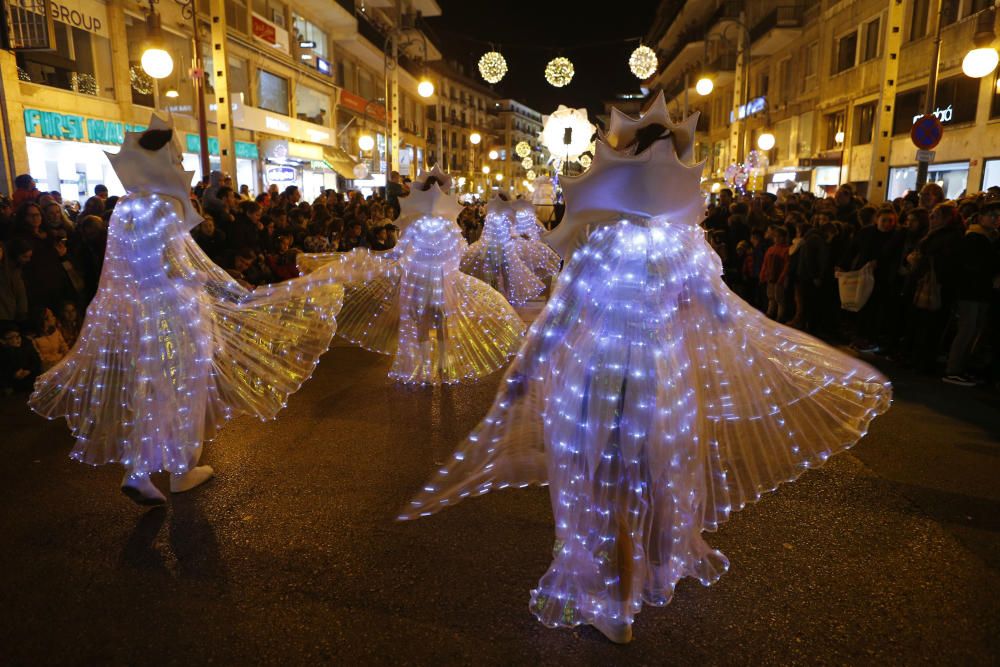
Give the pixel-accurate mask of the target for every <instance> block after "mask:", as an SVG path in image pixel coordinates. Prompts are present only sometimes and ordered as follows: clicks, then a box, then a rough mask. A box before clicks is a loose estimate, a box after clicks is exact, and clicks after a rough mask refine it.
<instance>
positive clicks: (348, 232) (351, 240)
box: [337, 220, 364, 252]
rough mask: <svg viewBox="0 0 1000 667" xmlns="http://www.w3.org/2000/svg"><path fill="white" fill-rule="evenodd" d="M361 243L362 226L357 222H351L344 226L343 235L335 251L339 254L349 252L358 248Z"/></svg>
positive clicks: (362, 237)
mask: <svg viewBox="0 0 1000 667" xmlns="http://www.w3.org/2000/svg"><path fill="white" fill-rule="evenodd" d="M363 242H364V225H362V224H361V223H360V222H359V221H357V220H352V221H350V222H348V223H347V225H346V226H345V229H344V235H343V236H342V237H341V239H340V247H339V248H337V250H339V251H340V252H349V251H351V250H354V249H355V248H358V247H360V246H361V245H362V244H363Z"/></svg>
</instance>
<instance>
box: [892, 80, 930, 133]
mask: <svg viewBox="0 0 1000 667" xmlns="http://www.w3.org/2000/svg"><path fill="white" fill-rule="evenodd" d="M923 112H924V89H923V88H916V89H914V90H908V91H906V92H905V93H899V94H898V95H896V108H895V109H894V110H893V113H892V133H893V134H909V133H910V128H911V127H913V117H914V116H919V115H921V114H923Z"/></svg>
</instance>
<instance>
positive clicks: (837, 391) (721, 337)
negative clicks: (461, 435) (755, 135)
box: [400, 220, 891, 626]
mask: <svg viewBox="0 0 1000 667" xmlns="http://www.w3.org/2000/svg"><path fill="white" fill-rule="evenodd" d="M721 274H722V266H721V263H720V262H719V259H718V256H717V255H716V254H715V253H714V252H713V251H712V250H711V248H710V247H709V246H708V244H707V243H706V242H705V240H704V237H703V233H702V232H701V231H700V230H699V229H697V228H694V227H689V226H680V225H670V224H667V223H664V222H660V221H655V220H654V221H649V222H648V223H645V224H643V223H635V222H633V223H629V222H619V223H617V224H615V225H612V226H608V227H601V228H598V229H597V230H596V231H595V232H593V233H592V235H591V237H590V239H589V241H588V242H587V244H586V245H585V246H584V247H583V248H581V249H579V250H577V251H576V253H575V254H574V255H573V257H572V259H571V260H570V261H569V262H568V266H567V267H566V268H565V269H564V270H563V273H562V275H561V276H560V278H559V280H558V281H557V285H556V288H555V290H554V293H553V295H552V298H551V299H550V300H549V302H548V304H547V305H546V308H545V309H544V311H543V312H542V314H541V315H540V316H539V318H538V319H537V320H536V321H535V323H534V324H533V325H532V327H531V329H530V330H529V333H528V335H527V337H526V339H525V343H524V345H523V347H522V348H521V350H520V351H519V352H518V355H517V358H516V359H515V361H514V362H513V363H512V364H511V366H510V368H509V369H508V371H507V373H506V375H505V378H504V381H503V382H502V384H501V391H500V393H499V394H498V396H497V398H496V400H495V402H494V404H493V407H492V409H491V410H490V412H489V413H488V415H487V416H486V418H485V419H484V420H483V421H482V422H481V423H480V424H479V426H477V427H476V429H475V430H474V431H473V432H472V434H471V435H470V436H469V437H468V439H467V440H466V441H465V442H464V443H462V444H461V445H460V446H459V448H458V450H457V451H456V452H455V454H454V456H453V457H452V458H451V459H450V461H449V462H448V463H447V464H446V466H445V467H444V468H443V469H441V470H440V471H439V472H438V474H437V475H436V476H435V477H434V478H433V479H432V480H431V481H430V482H429V483H428V484H427V486H425V487H424V489H423V491H422V492H421V493H420V494H418V495H417V497H416V498H415V499H414V500H413V501H411V503H410V505H409V506H408V507H407V508H405V510H404V512H403V513H402V515H401V517H400V518H402V519H411V518H417V517H420V516H425V515H428V514H432V513H434V512H437V511H439V510H440V509H442V508H444V507H446V506H449V505H452V504H454V503H456V502H458V501H459V500H461V499H462V498H465V497H467V496H469V495H480V494H484V493H487V492H489V491H491V490H494V489H498V488H505V487H507V486H526V485H529V484H544V483H546V482H547V483H549V485H550V498H551V502H552V508H553V515H554V519H555V524H556V526H555V533H556V539H555V549H554V560H553V562H552V565H551V566H550V568H549V570H548V572H547V573H546V574H545V576H543V577H542V579H541V581H540V582H539V585H538V588H537V589H536V590H534V591H532V594H531V603H530V606H531V610H532V611H533V613H534V614H535V615H536V616H537V617H538V618H539V619H540V620H541V621H542V622H543V623H544V624H546V625H549V626H573V625H577V624H579V623H592V622H593V621H594V619H601V620H604V621H607V620H609V619H611V620H615V621H618V622H625V623H631V621H632V618H633V615H634V614H635V613H637V612H638V611H639V609H640V608H641V606H642V603H643V602H645V603H648V604H653V605H664V604H667V603H668V602H669V601H670V598H671V595H672V593H673V590H674V586H675V584H676V583H677V581H678V580H679V579H680V578H682V577H694V578H696V579H698V580H699V581H700V582H701V583H702V584H705V585H708V584H710V583H712V582H713V581H715V580H716V579H717V578H718V577H719V576H720V575H721V574H722V573H723V572H724V571H725V570H726V569H727V567H728V561H727V560H726V558H725V556H724V555H723V554H722V553H720V552H719V551H716V550H714V549H712V548H711V547H710V546H709V545H708V544H707V543H706V542H705V540H704V539H703V537H702V532H703V531H706V530H707V531H711V530H715V529H716V528H717V527H718V526H719V524H721V523H722V522H724V521H725V520H726V519H727V518H728V517H729V515H730V513H731V512H732V511H734V510H738V509H740V508H742V507H743V506H744V505H745V504H746V503H749V502H753V501H755V500H757V499H759V498H760V497H761V495H762V494H764V493H766V492H768V491H771V490H773V489H775V487H776V486H777V485H778V484H780V483H781V482H788V481H792V480H794V479H795V478H797V477H798V476H799V475H800V474H802V472H803V471H805V470H806V469H808V468H810V467H815V466H818V465H821V464H822V463H823V462H824V461H825V460H826V459H827V458H828V457H829V456H830V455H831V454H835V453H837V452H840V451H842V450H844V449H846V448H847V447H850V446H851V445H852V444H854V443H855V442H857V441H858V440H859V439H860V438H861V437H863V436H864V434H865V433H866V431H867V428H868V425H869V423H870V421H871V420H872V419H873V418H874V417H875V416H876V415H878V414H881V413H882V412H884V411H885V410H887V409H888V407H889V404H890V400H891V386H890V384H889V382H888V381H887V380H886V378H884V377H883V376H881V375H880V374H879V373H878V372H876V371H875V370H874V369H872V368H870V367H869V366H867V365H865V364H864V363H862V362H860V361H858V360H857V359H855V358H853V357H850V356H848V355H845V354H843V353H841V352H839V351H837V350H835V349H833V348H830V347H828V346H826V345H825V344H823V343H821V342H820V341H818V340H816V339H814V338H812V337H810V336H808V335H806V334H804V333H802V332H800V331H797V330H794V329H791V328H788V327H784V326H781V325H779V324H776V323H774V322H772V321H770V320H768V319H767V318H766V317H765V316H764V315H762V314H761V313H759V312H758V311H756V310H755V309H753V308H751V307H749V306H748V305H747V304H746V303H745V302H743V301H742V300H741V299H739V298H738V297H737V296H736V295H734V294H733V293H732V292H730V291H729V290H728V289H727V288H726V286H725V285H724V284H723V282H722V280H721V278H720V276H721Z"/></svg>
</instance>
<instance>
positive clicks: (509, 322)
mask: <svg viewBox="0 0 1000 667" xmlns="http://www.w3.org/2000/svg"><path fill="white" fill-rule="evenodd" d="M439 184H440V185H439ZM450 184H451V178H450V177H449V176H448V175H447V174H445V173H444V172H442V171H441V170H440V169H438V168H437V167H435V169H434V170H433V171H431V172H430V173H428V174H422V175H421V177H420V178H418V180H417V181H415V182H414V183H413V186H412V187H411V189H410V194H409V195H408V196H407V197H401V198H400V200H399V203H400V208H401V213H400V217H399V220H397V224H398V225H399V226H400V228H401V230H402V232H401V236H400V239H399V243H398V244H397V245H396V247H394V248H393V249H392V250H388V251H384V252H371V251H369V250H368V249H367V248H358V249H355V250H352V251H351V252H349V253H319V254H303V255H299V259H298V262H299V268H300V269H301V270H302V271H303V272H309V271H315V270H326V271H331V272H332V274H333V275H336V276H337V279H338V280H341V281H343V282H344V283H347V287H346V293H345V297H344V307H343V309H342V310H341V312H340V314H339V315H338V325H339V329H338V334H339V335H340V336H341V337H342V338H345V339H347V340H349V341H351V342H352V343H354V344H356V345H359V346H361V347H363V348H365V349H368V350H372V351H374V352H378V353H380V354H388V355H393V356H394V359H393V364H392V368H391V369H390V371H389V376H390V377H392V378H394V379H396V380H398V381H400V382H406V383H428V384H442V383H452V382H458V381H461V380H475V379H478V378H480V377H483V376H485V375H488V374H490V373H492V372H494V371H496V370H498V369H499V368H500V367H502V366H503V365H504V364H505V363H506V362H507V360H508V359H509V358H510V357H511V355H513V354H514V353H515V352H516V351H517V347H518V345H520V342H521V335H522V334H523V333H524V323H523V322H522V321H521V319H520V317H519V316H518V314H517V313H516V312H515V311H514V309H513V308H511V306H510V304H508V303H507V302H506V301H505V300H504V298H503V296H502V295H500V294H499V293H497V292H496V291H495V290H493V289H491V288H490V287H489V286H488V285H486V284H485V283H483V282H482V281H480V280H477V279H475V278H473V277H472V276H468V275H465V274H463V273H461V272H460V271H459V260H460V258H461V256H462V252H463V250H465V248H466V243H465V240H464V239H463V238H462V232H461V230H460V229H459V227H458V225H457V224H456V223H455V222H454V220H455V218H457V217H458V214H459V213H460V212H461V210H462V207H461V205H459V203H458V202H457V201H456V200H455V198H454V197H453V196H450V195H447V194H445V192H444V191H443V190H442V189H441V185H444V187H445V188H449V187H450Z"/></svg>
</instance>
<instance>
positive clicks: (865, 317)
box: [703, 183, 1000, 386]
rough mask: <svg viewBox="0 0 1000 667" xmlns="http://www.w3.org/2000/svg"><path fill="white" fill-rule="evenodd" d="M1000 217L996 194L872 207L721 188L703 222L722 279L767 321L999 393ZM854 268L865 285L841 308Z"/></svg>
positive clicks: (933, 196)
mask: <svg viewBox="0 0 1000 667" xmlns="http://www.w3.org/2000/svg"><path fill="white" fill-rule="evenodd" d="M998 215H1000V188H991V189H990V190H989V191H987V192H984V193H979V194H969V195H964V196H962V197H961V198H960V199H959V200H957V201H951V200H947V199H946V198H945V196H944V192H943V190H942V189H941V187H940V186H939V185H938V184H936V183H928V184H927V185H925V186H924V187H923V188H922V189H921V190H920V192H919V193H917V192H911V193H908V194H907V195H906V196H905V197H901V198H898V199H895V200H893V201H891V202H882V203H871V202H867V201H865V200H864V198H862V197H860V196H858V195H857V194H855V192H854V191H853V190H852V188H851V187H850V186H847V185H845V186H842V187H840V188H839V189H838V190H837V191H836V193H835V195H834V196H833V197H827V198H817V197H814V196H812V195H810V194H802V193H794V192H786V191H782V192H779V194H776V195H775V194H770V193H755V194H742V195H740V196H738V197H735V196H734V195H733V192H732V191H731V190H722V191H721V192H720V193H719V195H718V200H717V202H715V203H714V204H713V205H711V206H709V208H708V211H707V212H706V217H705V220H704V222H703V226H704V228H705V230H706V233H707V235H708V238H709V242H710V243H711V245H712V246H713V248H715V250H716V252H718V254H719V256H720V257H721V258H722V263H723V266H724V275H723V278H724V280H725V281H726V283H727V284H728V285H729V287H730V288H731V289H732V290H733V291H735V292H736V293H738V294H739V295H740V296H741V297H743V298H744V299H745V300H746V301H747V302H749V303H750V304H751V305H753V306H755V307H756V308H758V309H759V310H761V311H762V312H764V313H766V314H767V316H768V317H770V318H772V319H774V320H776V321H778V322H782V323H785V324H788V325H790V326H793V327H796V328H799V329H801V330H804V331H807V332H809V333H811V334H813V335H815V336H817V337H819V338H822V339H825V340H827V341H828V342H831V343H834V344H838V343H847V344H850V346H851V347H852V348H854V349H855V350H856V351H858V352H859V353H865V354H877V355H883V356H886V357H889V358H892V359H894V360H895V361H897V362H899V363H901V364H905V365H909V366H912V367H913V368H915V369H917V370H919V371H921V372H925V373H931V374H938V375H940V376H941V377H942V379H944V380H945V381H946V382H949V383H952V384H957V385H963V386H973V385H976V384H979V383H988V384H991V385H993V386H996V385H997V383H998V381H1000V347H998V343H1000V290H998V287H1000V244H998V241H997V237H998V233H997V224H998ZM862 269H864V270H865V271H866V272H868V271H870V274H871V276H873V279H874V285H873V289H872V291H871V295H870V296H869V297H868V299H867V302H865V303H864V305H863V307H861V308H860V310H858V311H857V312H849V311H847V310H845V309H844V308H842V307H841V302H840V291H839V289H838V279H840V278H842V277H843V276H844V275H845V274H849V273H850V272H854V271H859V270H862Z"/></svg>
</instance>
